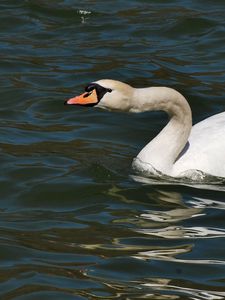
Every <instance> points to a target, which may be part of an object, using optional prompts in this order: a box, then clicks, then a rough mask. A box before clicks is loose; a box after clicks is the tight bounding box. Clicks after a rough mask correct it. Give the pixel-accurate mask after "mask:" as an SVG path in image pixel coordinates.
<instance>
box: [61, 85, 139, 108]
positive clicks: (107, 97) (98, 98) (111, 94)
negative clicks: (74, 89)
mask: <svg viewBox="0 0 225 300" xmlns="http://www.w3.org/2000/svg"><path fill="white" fill-rule="evenodd" d="M133 90H134V89H133V88H132V87H131V86H130V85H128V84H126V83H123V82H120V81H116V80H110V79H102V80H98V81H95V82H91V83H90V84H88V85H87V86H86V88H85V92H84V93H83V94H81V95H79V96H76V97H74V98H71V99H69V100H67V101H66V102H65V104H73V105H82V106H97V107H100V108H105V109H118V110H124V111H127V110H130V109H131V107H132V103H131V101H132V95H133Z"/></svg>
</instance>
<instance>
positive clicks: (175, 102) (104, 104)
mask: <svg viewBox="0 0 225 300" xmlns="http://www.w3.org/2000/svg"><path fill="white" fill-rule="evenodd" d="M86 90H87V93H84V94H83V95H81V96H79V97H75V98H72V99H70V100H68V101H67V103H68V104H82V105H96V106H97V107H101V108H106V109H118V110H123V111H130V112H144V111H151V110H163V111H165V112H167V113H168V115H169V117H170V121H169V122H168V124H167V125H166V126H165V127H164V128H163V129H162V131H161V132H160V133H159V134H158V135H157V136H156V137H155V138H154V139H153V140H151V141H150V142H149V143H148V144H147V145H146V146H145V147H144V148H143V149H142V150H141V151H140V153H139V154H138V155H137V158H136V159H135V160H134V163H133V165H134V167H135V168H136V169H139V170H141V171H147V172H150V173H152V172H153V170H156V171H158V172H160V173H162V174H165V175H168V176H172V177H189V174H190V173H192V174H193V172H202V173H204V174H208V175H213V176H218V177H225V112H223V113H220V114H217V115H214V116H212V117H209V118H207V119H205V120H203V121H201V122H199V123H197V124H196V125H194V126H193V127H192V114H191V109H190V106H189V104H188V102H187V101H186V99H185V98H184V97H183V96H182V95H181V94H180V93H179V92H177V91H176V90H174V89H171V88H167V87H150V88H143V89H135V88H133V87H131V86H129V85H127V84H125V83H122V82H119V81H114V80H99V81H97V82H94V83H92V84H91V85H89V86H88V87H87V88H86ZM93 91H94V92H95V93H96V97H95V100H94V102H91V101H93V100H89V98H91V97H93ZM81 97H82V99H81ZM84 101H86V103H84ZM88 101H89V102H88Z"/></svg>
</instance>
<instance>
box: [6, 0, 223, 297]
mask: <svg viewBox="0 0 225 300" xmlns="http://www.w3.org/2000/svg"><path fill="white" fill-rule="evenodd" d="M224 11H225V3H224V1H220V0H215V1H207V0H204V1H203V0H196V1H190V0H189V1H188V0H186V1H185V0H183V1H147V0H141V1H140V0H139V1H135V0H131V1H126V2H125V1H93V0H89V1H88V0H87V1H82V2H81V1H71V0H64V1H63V0H57V1H52V0H51V1H35V0H26V1H25V0H23V1H16V0H10V1H9V0H7V1H6V0H2V1H1V3H0V32H1V35H0V36H1V39H0V50H1V51H0V57H1V60H0V69H1V73H0V76H1V80H0V91H1V110H0V126H1V127H0V136H1V144H0V149H1V152H0V161H1V182H0V195H1V197H0V230H1V235H0V241H1V246H0V298H1V299H4V300H5V299H6V300H8V299H17V300H28V299H29V300H30V299H42V300H44V299H66V300H67V299H78V300H81V299H82V300H83V299H210V300H211V299H225V251H224V249H225V222H224V214H225V200H224V199H225V185H224V184H219V185H216V184H214V185H207V184H205V185H204V184H201V185H192V184H190V183H183V184H182V183H174V184H171V183H169V182H166V181H163V180H161V181H159V180H153V179H149V180H147V181H146V179H145V180H144V179H143V178H142V180H140V178H137V177H136V178H134V177H133V171H132V169H131V168H130V166H131V163H132V159H133V157H135V155H136V154H137V153H138V152H139V150H140V149H141V147H143V145H145V144H146V143H147V142H148V141H149V140H150V139H151V138H152V137H153V136H155V134H157V132H158V131H159V130H160V129H161V128H162V127H163V126H164V125H165V123H166V117H165V115H164V114H163V113H158V112H157V113H144V114H127V113H119V112H114V113H112V112H107V111H101V110H98V109H93V108H82V107H81V108H80V107H67V106H64V105H63V103H64V100H65V99H68V98H70V97H72V96H74V95H76V94H79V93H80V92H81V91H83V87H84V86H85V85H86V84H87V83H89V82H90V81H92V80H97V79H100V78H113V79H118V80H122V81H125V82H128V83H130V84H132V85H134V86H136V87H145V86H151V85H167V86H170V87H173V88H176V89H178V90H179V91H180V92H181V93H183V94H184V95H185V96H186V97H187V98H188V100H189V103H190V105H191V107H192V110H193V115H194V122H197V121H200V120H202V119H203V118H204V117H207V116H209V115H211V114H213V113H217V112H220V111H223V110H224V107H225V97H224V80H225V71H224V70H225V64H224V59H225V43H224V42H225V34H224V33H225V30H224V20H225V18H224ZM136 176H137V175H136ZM135 179H139V180H135Z"/></svg>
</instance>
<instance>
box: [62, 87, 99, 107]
mask: <svg viewBox="0 0 225 300" xmlns="http://www.w3.org/2000/svg"><path fill="white" fill-rule="evenodd" d="M97 103H98V97H97V93H96V90H95V89H94V90H93V91H91V92H90V93H88V92H85V93H83V94H81V95H80V96H76V97H74V98H71V99H69V100H67V101H66V102H65V104H73V105H95V104H97Z"/></svg>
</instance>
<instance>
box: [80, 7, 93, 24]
mask: <svg viewBox="0 0 225 300" xmlns="http://www.w3.org/2000/svg"><path fill="white" fill-rule="evenodd" d="M77 13H78V15H80V16H81V23H82V24H84V23H86V21H87V19H88V16H89V15H90V14H91V11H88V10H83V9H78V10H77Z"/></svg>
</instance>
